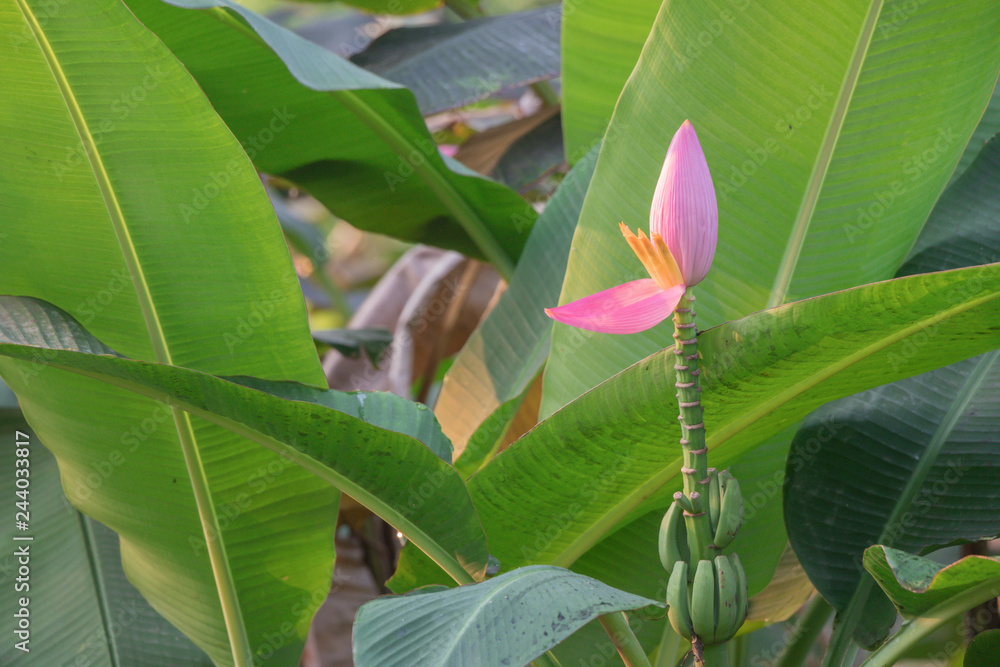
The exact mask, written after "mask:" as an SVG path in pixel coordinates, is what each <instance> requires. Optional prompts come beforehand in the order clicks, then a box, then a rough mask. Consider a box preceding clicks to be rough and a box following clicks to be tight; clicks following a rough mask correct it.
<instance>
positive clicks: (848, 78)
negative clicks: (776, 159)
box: [766, 0, 884, 308]
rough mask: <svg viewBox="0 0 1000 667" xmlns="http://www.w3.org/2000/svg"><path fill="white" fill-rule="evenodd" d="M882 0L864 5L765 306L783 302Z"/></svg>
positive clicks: (865, 54) (879, 12) (859, 74)
mask: <svg viewBox="0 0 1000 667" xmlns="http://www.w3.org/2000/svg"><path fill="white" fill-rule="evenodd" d="M883 2H884V0H873V2H872V3H871V4H870V5H869V7H868V15H867V17H866V18H865V23H864V26H863V28H862V31H861V34H860V35H859V36H858V41H857V43H856V44H855V45H854V53H853V54H852V56H851V61H850V64H849V65H848V68H847V71H846V72H845V73H844V80H843V82H842V83H841V87H840V93H839V94H838V95H837V105H836V106H835V107H834V110H833V115H832V116H831V117H830V122H829V124H828V125H827V128H826V134H825V135H824V137H823V143H822V144H821V145H820V150H819V153H818V154H817V155H816V159H815V160H814V161H813V168H812V172H810V174H809V180H808V182H807V183H806V189H805V194H804V197H803V199H802V202H801V204H800V206H799V210H798V212H797V213H796V214H795V221H794V222H793V224H792V234H791V236H790V237H789V239H788V244H787V245H786V246H785V252H784V254H783V255H782V257H781V263H780V264H779V265H778V273H777V274H776V275H775V278H774V285H773V286H772V287H771V296H770V298H769V300H768V302H767V306H766V307H767V308H774V307H776V306H780V305H781V304H783V303H784V302H785V298H786V296H787V295H788V288H789V286H790V285H791V282H792V276H793V275H794V274H795V268H796V266H797V264H798V261H799V255H800V254H801V252H802V246H803V245H804V244H805V239H806V234H807V233H808V232H809V223H810V222H811V221H812V218H813V214H814V213H815V212H816V203H817V202H818V201H819V195H820V192H821V191H822V190H823V182H824V181H825V180H826V174H827V171H829V169H830V163H831V162H832V161H833V152H834V150H835V149H836V146H837V140H838V139H839V138H840V131H841V129H842V128H843V127H844V120H845V119H846V118H847V110H848V107H850V105H851V98H852V97H853V96H854V89H855V88H856V87H857V85H858V79H859V78H860V76H861V68H862V66H863V65H864V62H865V58H866V57H867V55H868V49H869V46H870V45H871V39H872V35H874V34H875V25H876V24H877V23H878V18H879V15H880V14H881V13H882V5H883Z"/></svg>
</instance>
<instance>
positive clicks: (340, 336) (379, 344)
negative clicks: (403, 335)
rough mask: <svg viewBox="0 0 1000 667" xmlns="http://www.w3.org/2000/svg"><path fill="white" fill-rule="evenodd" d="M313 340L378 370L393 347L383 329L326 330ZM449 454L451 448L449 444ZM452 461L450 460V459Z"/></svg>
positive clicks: (318, 333) (388, 335) (389, 335)
mask: <svg viewBox="0 0 1000 667" xmlns="http://www.w3.org/2000/svg"><path fill="white" fill-rule="evenodd" d="M312 337H313V340H316V341H319V342H320V343H324V344H326V345H329V346H330V347H332V348H333V349H335V350H337V352H340V353H341V354H343V355H344V356H346V357H350V358H352V359H360V358H361V357H362V355H363V356H364V357H365V358H367V359H369V360H371V362H372V365H373V366H374V367H375V368H378V364H379V361H380V360H381V359H382V355H383V354H385V351H386V350H387V349H389V346H390V345H392V332H391V331H389V330H388V329H384V328H381V327H373V328H371V329H324V330H321V331H313V332H312ZM448 451H449V453H450V452H451V447H450V443H449V448H448ZM449 461H450V458H449Z"/></svg>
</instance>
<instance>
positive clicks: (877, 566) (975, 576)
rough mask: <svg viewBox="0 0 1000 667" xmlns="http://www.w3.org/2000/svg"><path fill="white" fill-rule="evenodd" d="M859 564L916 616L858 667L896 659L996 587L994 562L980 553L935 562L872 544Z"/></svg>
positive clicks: (999, 577)
mask: <svg viewBox="0 0 1000 667" xmlns="http://www.w3.org/2000/svg"><path fill="white" fill-rule="evenodd" d="M864 566H865V569H866V570H868V572H869V573H871V575H872V576H873V577H874V578H875V581H877V582H878V584H879V586H881V587H882V590H883V591H885V593H886V595H888V596H889V598H890V599H892V601H893V603H894V604H895V605H896V606H897V608H898V609H899V611H900V613H902V614H903V615H904V616H908V617H909V616H920V617H921V618H917V619H914V620H912V621H910V622H907V623H903V626H902V627H901V628H900V629H899V631H898V632H897V633H896V634H895V635H893V637H892V639H890V640H889V641H888V642H886V643H885V644H884V645H883V646H881V647H880V648H879V649H878V650H877V651H875V652H874V653H872V654H871V655H870V656H869V657H868V659H867V660H865V662H864V663H863V665H864V667H890V666H891V665H894V664H896V663H897V661H899V660H900V659H901V658H902V657H903V656H905V655H907V654H908V653H909V651H910V649H911V648H912V647H913V646H915V645H917V644H918V643H919V642H921V641H922V640H924V639H925V638H926V637H927V636H929V635H930V634H931V633H933V632H934V631H935V630H937V629H938V628H940V627H942V626H945V625H946V624H952V623H954V622H955V621H956V620H957V619H958V618H960V617H961V616H963V615H964V614H965V613H966V612H967V611H968V610H970V609H972V608H974V607H975V606H977V605H979V604H982V603H984V602H986V601H988V600H989V599H991V598H995V597H996V596H997V591H998V590H1000V562H998V561H997V560H996V559H993V558H986V557H984V556H967V557H965V558H963V559H961V560H960V561H958V562H955V563H952V564H951V565H941V564H940V563H936V562H934V561H930V560H928V559H926V558H921V557H920V556H915V555H913V554H910V553H906V552H905V551H897V550H896V549H892V548H889V547H884V546H882V545H876V546H873V547H871V548H869V549H868V550H867V551H865V555H864ZM954 652H955V651H954V650H952V651H951V653H954Z"/></svg>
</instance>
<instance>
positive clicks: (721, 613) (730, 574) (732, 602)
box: [714, 556, 743, 640]
mask: <svg viewBox="0 0 1000 667" xmlns="http://www.w3.org/2000/svg"><path fill="white" fill-rule="evenodd" d="M714 562H715V587H716V589H717V590H718V591H719V595H718V607H717V608H716V611H715V613H716V621H715V639H716V640H719V638H721V637H732V636H733V635H734V634H735V633H736V630H737V629H738V628H739V625H738V624H741V623H742V619H741V618H740V612H741V611H742V609H743V601H742V600H741V599H740V595H739V583H740V582H739V575H737V573H736V568H735V567H733V563H732V561H731V560H730V559H729V557H727V556H716V557H715V561H714Z"/></svg>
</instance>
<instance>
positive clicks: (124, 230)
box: [16, 0, 253, 667]
mask: <svg viewBox="0 0 1000 667" xmlns="http://www.w3.org/2000/svg"><path fill="white" fill-rule="evenodd" d="M16 1H17V5H18V9H19V10H20V12H21V14H22V16H23V18H24V20H25V22H26V23H27V24H28V26H29V27H30V29H31V32H32V34H33V36H34V38H35V41H36V43H37V44H38V47H39V50H40V51H41V53H42V55H43V57H44V58H45V62H46V64H47V65H48V68H49V71H50V73H51V74H52V77H53V79H54V80H55V83H56V86H57V87H58V89H59V92H60V95H61V96H62V99H63V102H64V103H65V104H66V107H67V110H68V111H69V114H70V118H71V120H72V122H73V126H74V128H75V129H76V132H77V136H79V137H80V142H81V145H82V146H83V147H84V150H85V152H86V154H87V161H88V163H89V164H90V167H91V171H92V173H93V175H94V180H95V182H96V183H97V186H98V188H99V189H100V191H101V198H102V199H103V201H104V205H105V208H106V210H107V212H108V218H109V220H110V222H111V225H112V227H113V228H114V230H115V236H116V237H117V239H118V244H119V247H120V249H121V251H122V256H123V259H124V261H125V265H126V267H127V268H128V271H129V275H130V277H131V278H132V283H133V286H134V287H135V290H136V296H137V300H138V302H139V307H140V309H141V311H142V315H143V320H144V322H145V325H146V331H147V333H148V335H149V342H150V344H151V345H152V347H153V352H154V355H155V358H156V360H157V361H158V362H160V363H163V364H168V365H173V359H172V357H171V354H170V349H169V346H168V345H167V341H166V336H165V335H164V332H163V326H162V324H161V322H160V318H159V315H158V313H157V311H156V306H155V304H154V303H153V297H152V293H151V292H150V289H149V283H148V282H147V280H146V276H145V272H144V271H143V269H142V265H141V263H140V262H139V257H138V254H137V252H136V249H135V244H134V243H133V241H132V235H131V233H130V231H129V227H128V223H127V222H126V220H125V214H124V212H123V211H122V209H121V206H120V203H119V201H118V198H117V197H116V196H115V191H114V187H113V186H112V184H111V179H110V177H109V176H108V172H107V169H106V167H105V166H104V161H103V160H102V159H101V154H100V153H99V152H98V150H97V142H96V141H95V140H94V136H93V134H92V133H91V131H90V127H89V125H88V124H87V120H86V118H85V117H84V114H83V109H82V108H81V107H80V103H79V101H78V100H77V98H76V95H75V94H74V92H73V88H72V86H71V85H70V83H69V79H68V78H67V77H66V72H65V71H64V70H63V68H62V65H61V64H60V61H59V58H58V56H57V55H56V53H55V49H54V48H53V47H52V44H51V43H50V42H49V40H48V38H47V36H46V34H45V32H44V30H43V28H42V26H41V24H40V23H39V21H38V19H37V17H36V16H35V15H34V12H33V11H32V9H31V7H29V6H28V4H27V0H16ZM171 412H172V416H173V419H174V427H175V429H176V431H177V437H178V441H179V443H180V445H181V449H182V450H183V454H184V461H185V464H186V465H187V467H188V473H189V477H190V480H191V486H192V491H193V493H194V496H195V501H196V506H197V508H198V513H199V515H200V519H201V524H202V526H203V527H206V528H207V527H209V526H211V527H213V528H214V531H215V532H214V534H215V535H220V536H221V532H220V530H219V521H218V515H217V513H216V512H215V507H214V504H213V502H212V497H211V492H210V490H209V488H208V478H207V475H206V473H205V470H204V467H203V465H202V463H201V457H200V454H199V452H198V446H197V438H196V437H195V435H194V429H193V427H192V425H191V420H190V417H189V416H188V415H187V414H186V413H183V412H181V411H178V410H177V409H176V408H173V407H172V408H171ZM210 538H211V536H210V535H206V543H207V545H208V551H209V557H210V560H211V564H212V571H213V575H214V578H215V582H216V588H217V590H218V593H219V600H220V604H221V607H222V611H223V616H224V619H225V624H226V630H227V634H228V636H229V641H230V645H231V647H232V651H233V659H234V661H235V663H236V665H238V666H240V667H242V666H244V665H246V666H249V665H252V664H253V657H252V653H251V651H250V642H249V638H248V637H247V635H246V628H245V624H244V622H243V613H242V610H241V608H240V604H239V598H238V596H237V594H236V584H235V581H234V579H233V573H232V570H231V569H230V567H229V559H228V557H227V556H226V553H225V545H224V543H223V540H221V539H215V540H213V539H210Z"/></svg>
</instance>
